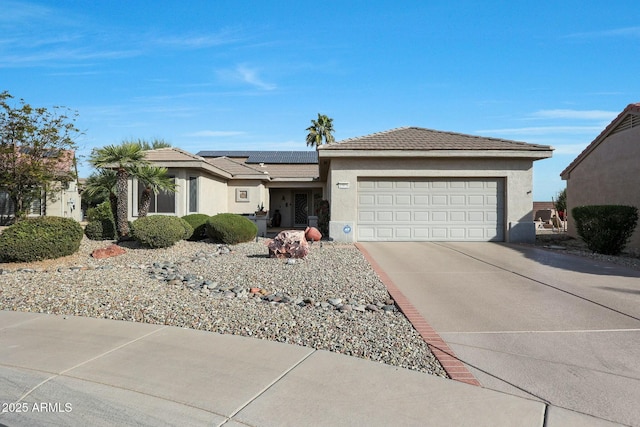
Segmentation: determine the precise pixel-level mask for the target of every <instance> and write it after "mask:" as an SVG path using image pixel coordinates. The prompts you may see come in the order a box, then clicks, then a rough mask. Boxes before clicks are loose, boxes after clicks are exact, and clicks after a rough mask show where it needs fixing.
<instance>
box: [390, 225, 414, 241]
mask: <svg viewBox="0 0 640 427" xmlns="http://www.w3.org/2000/svg"><path fill="white" fill-rule="evenodd" d="M394 237H396V238H397V239H400V240H410V239H411V227H397V228H396V232H395V236H394Z"/></svg>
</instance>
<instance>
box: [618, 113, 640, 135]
mask: <svg viewBox="0 0 640 427" xmlns="http://www.w3.org/2000/svg"><path fill="white" fill-rule="evenodd" d="M638 126H640V116H637V115H635V114H629V115H628V116H627V117H625V118H624V120H622V122H620V124H619V125H618V126H617V127H616V128H615V129H614V130H613V131H612V132H611V134H614V133H618V132H622V131H624V130H628V129H632V128H635V127H638Z"/></svg>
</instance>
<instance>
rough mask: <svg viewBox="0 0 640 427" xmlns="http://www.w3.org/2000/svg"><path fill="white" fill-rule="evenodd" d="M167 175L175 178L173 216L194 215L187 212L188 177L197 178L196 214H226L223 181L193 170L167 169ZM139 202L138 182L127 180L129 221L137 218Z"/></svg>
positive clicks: (224, 185)
mask: <svg viewBox="0 0 640 427" xmlns="http://www.w3.org/2000/svg"><path fill="white" fill-rule="evenodd" d="M167 174H168V175H171V176H175V180H176V181H175V182H176V193H175V213H174V214H173V215H176V216H179V217H182V216H185V215H188V214H190V213H196V212H190V211H189V178H190V177H197V178H198V201H197V205H198V206H197V207H198V213H204V214H207V215H215V214H218V213H223V212H227V185H226V183H225V182H224V181H223V180H221V179H219V178H216V177H213V176H211V175H207V174H202V173H201V172H200V171H197V170H193V169H169V170H168V172H167ZM139 200H140V195H139V194H138V182H137V180H136V179H132V178H129V197H128V204H129V206H128V212H129V220H130V221H133V220H135V219H136V218H137V217H138V203H139ZM163 215H172V214H163Z"/></svg>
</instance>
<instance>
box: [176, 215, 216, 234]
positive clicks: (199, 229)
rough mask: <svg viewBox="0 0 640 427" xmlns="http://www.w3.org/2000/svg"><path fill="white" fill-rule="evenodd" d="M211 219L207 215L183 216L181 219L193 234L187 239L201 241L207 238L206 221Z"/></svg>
mask: <svg viewBox="0 0 640 427" xmlns="http://www.w3.org/2000/svg"><path fill="white" fill-rule="evenodd" d="M209 218H211V217H210V216H209V215H205V214H191V215H186V216H183V217H182V219H184V220H185V221H187V222H188V223H189V225H190V226H191V227H192V228H193V234H192V235H191V236H189V237H187V239H189V240H202V239H204V238H206V237H207V234H206V232H205V229H206V226H207V221H208V220H209Z"/></svg>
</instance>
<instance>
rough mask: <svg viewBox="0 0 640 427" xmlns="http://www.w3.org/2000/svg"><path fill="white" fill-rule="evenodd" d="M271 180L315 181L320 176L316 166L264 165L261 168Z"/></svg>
mask: <svg viewBox="0 0 640 427" xmlns="http://www.w3.org/2000/svg"><path fill="white" fill-rule="evenodd" d="M261 169H264V170H266V171H267V172H268V173H269V176H270V177H271V178H272V179H286V178H291V179H298V178H309V179H317V178H318V177H319V176H320V171H319V168H318V164H317V163H316V164H265V165H264V167H263V168H261Z"/></svg>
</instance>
